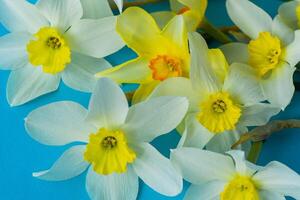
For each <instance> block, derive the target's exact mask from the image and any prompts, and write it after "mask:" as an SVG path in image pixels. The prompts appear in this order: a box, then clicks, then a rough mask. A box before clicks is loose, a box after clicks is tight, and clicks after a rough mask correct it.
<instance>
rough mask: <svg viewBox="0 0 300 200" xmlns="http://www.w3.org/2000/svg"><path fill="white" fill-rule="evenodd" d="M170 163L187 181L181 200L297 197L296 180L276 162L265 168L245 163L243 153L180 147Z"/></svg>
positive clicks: (299, 181)
mask: <svg viewBox="0 0 300 200" xmlns="http://www.w3.org/2000/svg"><path fill="white" fill-rule="evenodd" d="M171 161H172V162H173V163H174V165H175V166H176V167H177V168H178V169H179V171H180V172H181V173H182V175H183V177H184V179H186V180H187V181H189V182H191V183H192V185H191V186H190V188H189V189H188V191H187V193H186V195H185V198H184V199H185V200H198V199H211V200H213V199H220V200H282V199H285V197H284V196H290V197H293V198H295V199H299V198H300V177H299V175H298V174H297V173H296V172H294V171H293V170H291V169H290V168H288V167H287V166H286V165H284V164H281V163H279V162H276V161H273V162H270V163H269V164H268V165H267V166H265V167H260V166H256V165H254V164H252V163H250V162H248V161H246V160H245V156H244V152H242V151H237V150H236V151H229V152H227V155H221V154H217V153H214V152H210V151H205V150H200V149H196V148H180V149H177V150H174V151H173V152H172V154H171Z"/></svg>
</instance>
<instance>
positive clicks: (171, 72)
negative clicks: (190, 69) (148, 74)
mask: <svg viewBox="0 0 300 200" xmlns="http://www.w3.org/2000/svg"><path fill="white" fill-rule="evenodd" d="M181 66H182V62H181V60H180V59H178V58H176V57H172V56H167V55H158V56H157V57H156V58H154V59H152V60H151V61H150V63H149V68H150V69H151V70H152V78H153V79H154V80H160V81H163V80H165V79H167V78H170V77H178V76H181V75H182V69H181Z"/></svg>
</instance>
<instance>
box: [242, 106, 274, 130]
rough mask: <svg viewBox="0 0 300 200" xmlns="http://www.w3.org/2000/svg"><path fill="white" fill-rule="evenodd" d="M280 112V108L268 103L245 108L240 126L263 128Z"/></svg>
mask: <svg viewBox="0 0 300 200" xmlns="http://www.w3.org/2000/svg"><path fill="white" fill-rule="evenodd" d="M279 112H280V108H278V107H276V106H273V105H271V104H266V103H258V104H254V105H251V106H247V107H243V111H242V116H241V118H240V120H239V124H241V125H242V126H263V125H265V124H266V123H268V121H269V120H270V118H271V117H273V116H274V115H276V114H278V113H279Z"/></svg>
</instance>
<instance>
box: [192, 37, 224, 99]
mask: <svg viewBox="0 0 300 200" xmlns="http://www.w3.org/2000/svg"><path fill="white" fill-rule="evenodd" d="M189 41H190V51H191V69H190V78H191V81H192V84H193V86H194V87H195V88H196V89H197V90H199V91H201V93H204V94H206V93H211V92H215V91H217V90H218V89H219V88H220V83H219V81H218V79H217V76H216V75H215V74H214V73H213V71H212V68H211V67H210V64H209V57H208V47H207V44H206V41H205V40H204V38H203V37H202V36H201V35H200V34H199V33H196V32H195V33H190V34H189Z"/></svg>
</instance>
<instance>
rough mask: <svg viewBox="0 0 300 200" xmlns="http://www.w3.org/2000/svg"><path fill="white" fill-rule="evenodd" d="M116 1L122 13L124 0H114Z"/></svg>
mask: <svg viewBox="0 0 300 200" xmlns="http://www.w3.org/2000/svg"><path fill="white" fill-rule="evenodd" d="M114 2H115V3H116V5H117V7H118V9H119V12H120V13H122V10H123V0H114Z"/></svg>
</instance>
